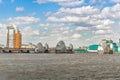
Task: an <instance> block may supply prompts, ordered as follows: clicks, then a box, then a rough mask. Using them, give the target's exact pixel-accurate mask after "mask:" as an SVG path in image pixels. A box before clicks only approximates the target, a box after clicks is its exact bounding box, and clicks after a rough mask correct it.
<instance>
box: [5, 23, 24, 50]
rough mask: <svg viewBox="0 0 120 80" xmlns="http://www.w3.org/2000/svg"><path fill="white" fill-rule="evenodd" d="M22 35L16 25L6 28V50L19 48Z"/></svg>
mask: <svg viewBox="0 0 120 80" xmlns="http://www.w3.org/2000/svg"><path fill="white" fill-rule="evenodd" d="M21 44H22V34H21V32H20V31H19V29H18V27H17V26H16V25H14V24H13V25H11V26H8V27H7V48H21Z"/></svg>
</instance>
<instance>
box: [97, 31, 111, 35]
mask: <svg viewBox="0 0 120 80" xmlns="http://www.w3.org/2000/svg"><path fill="white" fill-rule="evenodd" d="M111 33H112V30H97V31H96V32H95V34H102V35H103V34H111Z"/></svg>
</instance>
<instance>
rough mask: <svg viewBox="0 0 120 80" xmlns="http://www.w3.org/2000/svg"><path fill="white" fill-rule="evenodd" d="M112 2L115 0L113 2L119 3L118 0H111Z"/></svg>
mask: <svg viewBox="0 0 120 80" xmlns="http://www.w3.org/2000/svg"><path fill="white" fill-rule="evenodd" d="M112 1H113V2H115V3H119V2H120V0H112Z"/></svg>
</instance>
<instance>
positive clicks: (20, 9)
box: [16, 7, 24, 12]
mask: <svg viewBox="0 0 120 80" xmlns="http://www.w3.org/2000/svg"><path fill="white" fill-rule="evenodd" d="M16 11H17V12H23V11H24V7H16Z"/></svg>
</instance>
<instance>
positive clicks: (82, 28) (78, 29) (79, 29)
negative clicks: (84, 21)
mask: <svg viewBox="0 0 120 80" xmlns="http://www.w3.org/2000/svg"><path fill="white" fill-rule="evenodd" d="M76 30H77V31H83V30H88V27H82V26H78V27H77V28H76Z"/></svg>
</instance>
